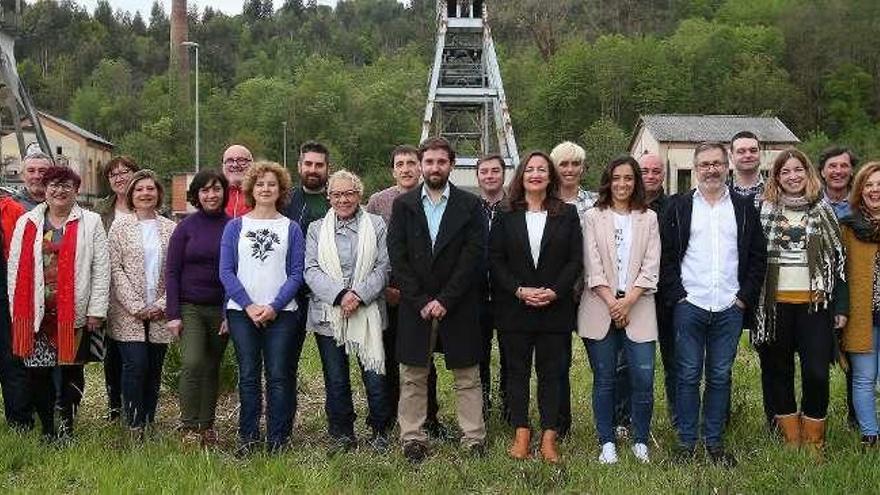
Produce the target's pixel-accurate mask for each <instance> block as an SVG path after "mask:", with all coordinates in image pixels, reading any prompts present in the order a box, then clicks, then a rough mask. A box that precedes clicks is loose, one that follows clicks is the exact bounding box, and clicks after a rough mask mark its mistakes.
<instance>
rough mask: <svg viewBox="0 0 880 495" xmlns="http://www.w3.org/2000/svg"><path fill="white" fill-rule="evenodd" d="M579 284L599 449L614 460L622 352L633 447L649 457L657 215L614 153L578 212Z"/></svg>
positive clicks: (627, 164)
mask: <svg viewBox="0 0 880 495" xmlns="http://www.w3.org/2000/svg"><path fill="white" fill-rule="evenodd" d="M584 263H585V270H584V273H585V274H586V275H585V284H586V287H587V289H588V290H585V291H584V293H583V295H582V296H581V305H580V308H579V310H578V334H580V336H581V337H582V338H583V341H584V345H585V346H586V348H587V354H588V355H589V358H590V366H591V367H592V368H593V415H594V417H595V421H596V429H597V431H598V436H599V442H600V444H601V445H602V453H601V454H600V455H599V462H601V463H605V464H613V463H615V462H617V449H616V446H615V443H614V442H615V435H614V424H613V417H614V395H615V386H616V380H615V369H616V364H617V355H618V353H619V352H620V351H621V350H622V351H623V352H625V353H626V360H627V363H628V364H629V366H628V373H629V383H630V389H631V392H630V394H631V399H630V400H631V403H632V424H633V430H634V431H633V437H634V445H633V449H632V450H633V453H634V454H635V456H636V457H637V458H638V459H639V460H640V461H642V462H648V438H649V436H650V426H651V414H652V410H653V407H654V394H653V388H654V345H655V341H656V340H657V317H656V310H655V306H654V292H656V290H657V279H658V273H659V270H660V234H659V230H658V226H657V215H656V214H655V213H654V212H653V211H651V210H649V209H648V208H647V206H646V204H645V191H644V186H643V185H642V177H641V171H640V169H639V166H638V163H637V162H636V160H635V159H633V158H632V157H630V156H622V157H620V158H616V159H614V160H613V161H612V162H611V163H610V164H609V165H608V166H607V167H606V168H605V170H604V172H603V173H602V180H601V185H600V188H599V200H598V201H597V202H596V204H595V207H594V208H593V209H591V210H588V211H587V213H586V215H585V217H584Z"/></svg>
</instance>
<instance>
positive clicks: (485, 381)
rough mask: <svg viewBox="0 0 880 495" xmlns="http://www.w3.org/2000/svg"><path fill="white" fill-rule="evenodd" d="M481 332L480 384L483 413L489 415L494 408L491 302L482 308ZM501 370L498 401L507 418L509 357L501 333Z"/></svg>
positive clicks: (503, 415)
mask: <svg viewBox="0 0 880 495" xmlns="http://www.w3.org/2000/svg"><path fill="white" fill-rule="evenodd" d="M480 332H481V334H480V335H481V337H482V338H483V341H482V351H483V354H482V357H481V359H480V383H481V384H482V386H483V413H484V415H487V414H488V412H489V410H490V409H491V407H492V335H493V334H494V333H495V318H494V316H493V314H492V306H491V303H490V302H488V301H487V302H486V303H485V304H483V305H482V306H480ZM498 342H499V344H498V350H499V358H500V359H499V365H500V366H499V370H498V399H500V401H501V415H502V417H504V418H507V417H508V416H509V414H510V411H509V408H508V407H507V357H506V355H505V353H504V348H503V346H502V345H501V333H500V332H499V333H498Z"/></svg>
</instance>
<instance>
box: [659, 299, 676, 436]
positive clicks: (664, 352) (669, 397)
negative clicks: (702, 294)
mask: <svg viewBox="0 0 880 495" xmlns="http://www.w3.org/2000/svg"><path fill="white" fill-rule="evenodd" d="M655 297H656V296H655ZM657 329H658V331H657V342H658V343H659V344H660V359H661V360H662V361H663V385H664V388H665V390H666V411H667V414H668V415H669V422H670V423H672V426H673V427H674V426H675V425H676V424H678V418H677V417H676V415H675V397H676V393H675V391H676V388H675V387H676V380H677V379H678V375H677V374H676V372H675V371H676V365H675V327H674V326H673V325H672V311H670V310H669V308H668V307H667V306H666V305H665V304H662V303H658V304H657Z"/></svg>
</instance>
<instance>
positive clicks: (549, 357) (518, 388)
mask: <svg viewBox="0 0 880 495" xmlns="http://www.w3.org/2000/svg"><path fill="white" fill-rule="evenodd" d="M501 342H502V345H503V346H504V352H505V353H506V354H507V360H508V362H507V395H508V401H509V405H510V420H511V424H512V425H513V426H515V427H517V428H527V427H528V426H529V383H530V381H531V377H532V355H533V354H534V358H535V372H536V374H537V375H538V411H539V412H540V416H541V429H543V430H556V429H557V426H558V423H559V408H560V402H561V401H560V386H559V384H560V381H561V380H560V375H561V374H562V373H564V371H565V367H564V364H565V363H564V362H563V361H561V360H560V359H559V357H560V356H561V355H563V353H564V352H565V348H566V343H567V344H568V348H569V349H570V348H571V334H570V333H568V332H565V333H549V332H547V333H541V332H505V334H504V337H503V338H502V339H501Z"/></svg>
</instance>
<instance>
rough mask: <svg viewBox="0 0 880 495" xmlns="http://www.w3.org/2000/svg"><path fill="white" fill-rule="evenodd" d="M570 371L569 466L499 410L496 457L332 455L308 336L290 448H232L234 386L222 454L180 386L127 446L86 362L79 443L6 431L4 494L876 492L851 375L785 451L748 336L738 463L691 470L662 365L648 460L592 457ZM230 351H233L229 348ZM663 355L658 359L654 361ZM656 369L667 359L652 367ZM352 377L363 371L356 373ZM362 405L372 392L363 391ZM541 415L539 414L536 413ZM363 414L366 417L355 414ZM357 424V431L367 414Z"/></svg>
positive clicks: (734, 428)
mask: <svg viewBox="0 0 880 495" xmlns="http://www.w3.org/2000/svg"><path fill="white" fill-rule="evenodd" d="M575 344H576V347H575V348H576V354H575V364H574V367H573V374H572V381H573V383H572V388H573V408H574V410H575V425H574V430H573V432H572V435H571V438H570V439H569V440H567V441H566V442H565V443H564V444H562V447H561V452H562V454H563V459H564V464H563V465H562V466H561V467H552V466H549V465H546V464H544V463H543V462H541V461H540V460H531V461H525V462H516V461H513V460H510V459H508V458H507V457H506V454H505V451H506V449H507V446H508V443H509V441H510V436H511V431H510V430H509V429H508V428H506V427H504V426H502V424H501V423H500V422H499V421H498V419H497V418H494V417H493V418H492V420H491V422H490V425H489V455H488V456H487V457H485V458H483V459H471V458H467V457H465V456H463V455H462V452H461V451H460V450H459V449H458V447H457V445H456V444H454V443H449V444H442V445H435V450H434V455H433V456H432V457H431V458H430V459H429V460H428V461H427V462H425V463H424V464H423V465H421V466H419V467H417V468H413V467H410V466H409V465H408V464H407V463H406V461H405V460H404V459H403V457H402V456H401V454H400V452H399V449H397V450H394V451H393V452H391V453H390V454H388V455H385V456H379V455H376V454H373V453H372V452H370V451H369V450H367V449H362V450H360V451H359V452H355V453H351V454H344V455H340V456H336V457H333V458H328V456H327V454H326V452H327V449H326V447H327V446H326V441H325V438H324V415H323V399H324V397H323V381H322V378H321V373H320V361H319V360H318V357H317V351H316V349H315V346H314V341H313V339H311V338H309V339H308V340H307V346H306V349H305V350H304V352H303V361H302V364H301V366H300V391H299V397H300V410H299V413H298V419H297V426H296V432H295V439H294V442H293V445H292V446H291V449H290V451H289V452H287V453H285V454H283V455H280V456H275V457H270V456H265V455H259V456H256V457H253V458H251V459H248V460H245V461H241V460H237V459H235V458H234V457H233V456H232V455H231V453H232V451H233V449H234V444H235V424H236V418H237V410H236V406H237V396H236V395H235V394H232V395H229V396H225V397H223V398H222V405H221V413H220V414H221V418H220V420H219V429H220V431H221V434H222V435H223V440H224V443H223V446H222V448H221V449H220V450H218V451H215V452H203V451H199V450H198V449H184V448H183V447H181V445H180V444H179V441H178V437H177V435H176V434H175V432H174V424H175V423H174V418H175V417H176V415H177V406H176V400H175V398H174V396H173V393H172V392H170V391H168V390H163V402H162V411H161V421H160V422H159V424H158V428H157V430H156V432H155V433H154V434H153V436H152V437H151V438H150V439H149V440H148V441H147V442H146V443H144V444H143V445H137V446H133V445H131V444H129V442H128V440H127V437H126V435H125V432H124V431H123V430H122V429H121V428H120V427H119V426H116V425H110V424H108V423H107V422H106V421H105V420H104V419H102V415H103V412H104V392H103V380H102V378H101V376H102V375H101V373H100V369H99V368H98V367H90V368H89V370H88V385H87V390H86V397H85V401H84V406H83V409H82V410H81V414H80V416H79V418H78V421H77V431H76V437H75V440H74V441H73V442H72V443H71V444H69V445H66V446H63V447H55V446H46V445H44V444H42V443H41V442H40V440H39V436H38V435H37V434H36V433H29V434H25V435H19V434H16V433H14V432H11V431H10V430H8V429H6V428H5V427H2V428H0V473H2V474H0V490H2V491H3V492H4V493H6V492H33V493H62V492H63V493H84V492H100V493H132V492H145V493H159V492H167V493H229V492H244V493H282V492H310V493H362V492H378V493H461V492H480V493H542V492H577V493H584V492H586V493H638V494H648V495H652V494H661V493H662V494H667V493H693V492H697V493H709V492H712V493H755V492H760V493H766V492H771V493H779V492H808V493H858V492H864V493H876V492H877V491H878V490H880V469H878V461H880V455H878V454H875V453H869V454H864V453H862V452H861V451H860V449H859V446H858V440H859V439H858V435H857V433H855V432H853V431H851V430H849V429H848V428H847V427H846V425H845V410H846V409H845V407H846V406H845V402H844V390H843V376H842V373H841V372H840V370H838V369H834V371H833V378H832V400H831V410H830V412H829V416H830V419H829V440H828V448H827V451H826V456H825V457H826V460H825V462H824V463H821V464H817V463H816V462H815V461H814V460H813V459H812V458H811V457H810V456H809V455H808V454H806V453H802V452H796V451H791V450H787V449H785V448H783V447H781V446H780V445H779V442H778V440H777V439H775V438H774V437H772V436H771V435H769V434H767V433H765V431H764V428H763V413H762V411H761V392H760V385H759V379H758V365H757V359H756V357H755V354H754V352H753V351H752V350H751V349H750V348H749V347H748V345H747V341H746V340H745V339H744V340H743V342H742V345H741V346H740V352H739V356H738V358H737V363H736V366H735V378H734V392H733V419H732V423H731V426H730V428H729V429H728V435H727V443H728V446H729V447H730V448H731V449H732V450H733V451H734V452H735V453H736V455H737V457H738V458H739V460H740V465H739V467H737V468H735V469H732V470H725V469H720V468H716V467H714V466H712V465H710V464H708V463H706V462H705V461H698V462H695V463H693V464H690V465H686V466H678V465H674V464H671V463H669V462H667V458H668V455H669V454H670V453H671V448H672V446H673V445H674V434H673V432H672V430H671V427H670V425H669V422H668V420H667V417H666V411H665V401H664V397H663V392H662V386H661V379H662V371H661V370H659V369H658V371H657V375H656V383H655V391H656V393H655V398H656V407H655V414H654V421H653V433H654V437H655V442H656V443H655V444H654V445H652V446H651V447H652V450H651V454H652V461H653V462H652V464H650V465H640V464H638V463H636V462H635V460H634V459H633V457H632V455H631V452H630V451H629V444H628V443H624V444H623V445H622V446H621V448H620V454H621V458H622V462H621V463H619V464H618V465H615V466H600V465H599V464H598V463H597V462H596V457H597V455H598V447H597V445H596V437H595V429H594V427H593V417H592V412H591V410H590V387H591V373H590V372H589V367H588V365H587V363H586V360H585V358H584V352H583V346H582V345H581V344H580V342H575ZM227 352H232V349H231V348H230V349H229V350H228V351H227ZM658 362H659V360H658ZM658 366H659V365H658ZM353 381H354V382H355V383H357V381H356V380H353ZM440 389H441V391H442V392H441V393H442V396H441V404H442V415H443V418H444V420H445V421H446V422H447V423H454V417H455V416H454V408H453V405H454V396H453V394H452V390H451V384H450V376H449V374H448V373H445V372H444V373H441V387H440ZM356 395H357V407H358V409H359V411H361V412H362V413H363V411H364V407H365V406H364V397H363V393H362V389H361V388H360V386H359V387H358V388H357V392H356ZM534 415H535V413H534V410H533V416H534ZM361 416H362V417H363V416H364V414H361ZM358 423H359V424H358V428H361V429H362V430H361V431H362V432H364V431H363V428H364V426H363V424H362V421H359V422H358Z"/></svg>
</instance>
